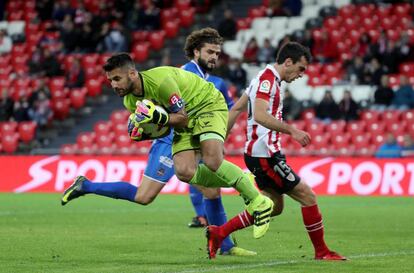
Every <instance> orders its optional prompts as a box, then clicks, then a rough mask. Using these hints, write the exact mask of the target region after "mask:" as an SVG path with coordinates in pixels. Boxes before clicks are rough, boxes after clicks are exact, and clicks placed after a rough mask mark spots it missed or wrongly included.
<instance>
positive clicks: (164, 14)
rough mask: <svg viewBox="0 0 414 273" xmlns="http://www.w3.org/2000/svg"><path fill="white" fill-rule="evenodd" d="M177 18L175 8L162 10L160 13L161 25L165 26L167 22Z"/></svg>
mask: <svg viewBox="0 0 414 273" xmlns="http://www.w3.org/2000/svg"><path fill="white" fill-rule="evenodd" d="M177 17H178V9H177V8H169V9H162V10H161V12H160V18H161V25H165V24H166V23H167V22H170V21H173V20H174V19H176V18H177ZM143 41H144V40H143Z"/></svg>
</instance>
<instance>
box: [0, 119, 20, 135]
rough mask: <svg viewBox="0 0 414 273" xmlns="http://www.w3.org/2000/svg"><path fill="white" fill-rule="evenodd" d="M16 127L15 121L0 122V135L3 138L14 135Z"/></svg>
mask: <svg viewBox="0 0 414 273" xmlns="http://www.w3.org/2000/svg"><path fill="white" fill-rule="evenodd" d="M18 125H19V124H18V123H17V122H16V121H3V122H0V135H2V136H5V135H12V134H14V133H16V131H17V127H18Z"/></svg>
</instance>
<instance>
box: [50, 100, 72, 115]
mask: <svg viewBox="0 0 414 273" xmlns="http://www.w3.org/2000/svg"><path fill="white" fill-rule="evenodd" d="M51 107H52V110H53V117H54V118H56V119H58V120H64V119H66V118H67V117H68V115H69V109H70V101H69V99H64V98H62V99H54V100H52V102H51Z"/></svg>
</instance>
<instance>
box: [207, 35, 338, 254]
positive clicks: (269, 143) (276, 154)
mask: <svg viewBox="0 0 414 273" xmlns="http://www.w3.org/2000/svg"><path fill="white" fill-rule="evenodd" d="M310 59H311V55H310V52H309V50H308V49H307V48H306V47H304V46H302V45H300V44H299V43H295V42H289V43H287V44H285V45H284V46H283V47H282V48H281V49H280V51H279V52H278V55H277V58H276V63H275V64H274V65H267V66H266V67H265V69H263V70H262V71H260V72H259V73H258V75H257V76H256V77H255V78H254V79H253V80H252V81H251V83H250V86H249V88H247V89H246V93H245V94H243V96H242V97H241V98H240V100H239V101H238V102H237V103H236V104H235V106H234V107H233V108H232V109H231V111H230V114H229V126H228V129H229V130H230V129H231V127H232V125H233V124H234V122H235V119H236V117H237V116H238V114H240V112H242V111H244V110H245V109H246V107H247V111H248V121H247V141H246V145H245V150H244V153H245V154H244V160H245V163H246V166H247V167H248V168H249V170H250V171H251V172H252V173H253V175H254V176H255V177H256V183H257V186H258V187H259V189H260V190H261V191H262V192H263V193H264V194H265V195H267V196H270V197H271V199H272V200H273V202H274V203H275V207H274V210H273V213H272V216H275V215H278V214H280V213H281V212H282V210H283V194H287V195H289V196H290V197H291V198H293V199H294V200H296V201H298V202H299V203H300V204H301V206H302V216H303V222H304V224H305V227H306V230H307V232H308V234H309V237H310V239H311V241H312V244H313V246H314V249H315V259H318V260H346V258H345V257H343V256H341V255H339V254H338V253H336V252H334V251H331V250H330V249H329V248H328V247H327V245H326V243H325V240H324V228H323V223H322V215H321V213H320V211H319V208H318V205H317V201H316V196H315V193H314V192H313V191H312V189H311V188H310V187H309V186H308V185H307V184H306V183H305V181H304V180H303V179H301V178H300V177H299V176H298V175H297V174H296V173H295V172H294V171H293V170H292V169H291V168H290V167H289V165H287V163H286V158H285V156H284V155H283V154H282V152H281V146H280V139H281V135H282V134H288V135H290V136H291V137H292V138H293V139H294V140H296V141H297V142H298V143H300V144H301V145H302V146H303V147H305V146H307V145H308V144H309V143H310V141H311V138H310V135H309V134H308V133H307V132H305V131H302V130H299V129H296V128H295V127H294V126H291V125H289V124H287V123H284V122H283V119H282V109H283V90H282V89H281V88H280V84H281V82H282V81H285V82H288V83H290V82H292V81H294V80H295V79H297V78H300V77H302V76H303V74H304V72H305V70H306V67H307V65H308V63H309V62H310ZM253 219H254V218H253V217H252V216H251V215H250V214H249V213H248V212H247V211H243V212H242V213H240V214H239V215H237V216H236V217H234V218H233V219H231V220H230V221H228V222H227V223H226V224H224V225H221V226H208V236H207V239H208V244H209V245H211V246H212V247H211V249H210V251H211V252H213V253H214V252H215V251H216V248H218V247H220V244H221V241H222V238H224V237H226V236H228V235H229V234H230V233H232V232H234V231H236V230H239V229H242V228H245V227H247V226H250V225H252V223H253Z"/></svg>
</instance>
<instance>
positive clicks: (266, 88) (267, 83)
mask: <svg viewBox="0 0 414 273" xmlns="http://www.w3.org/2000/svg"><path fill="white" fill-rule="evenodd" d="M269 91H270V81H268V80H264V81H262V83H261V84H260V86H259V92H262V93H269Z"/></svg>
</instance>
